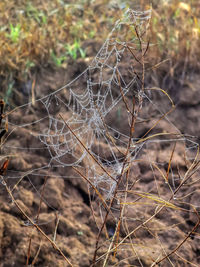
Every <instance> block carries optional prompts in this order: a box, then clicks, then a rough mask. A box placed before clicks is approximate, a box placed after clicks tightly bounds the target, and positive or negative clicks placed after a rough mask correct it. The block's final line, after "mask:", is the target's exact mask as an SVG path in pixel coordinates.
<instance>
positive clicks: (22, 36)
mask: <svg viewBox="0 0 200 267" xmlns="http://www.w3.org/2000/svg"><path fill="white" fill-rule="evenodd" d="M138 4H140V5H141V6H142V8H149V7H150V6H151V7H152V19H151V25H150V31H151V32H150V43H151V44H153V45H152V46H151V49H150V53H149V57H150V58H151V62H152V64H157V63H159V62H162V61H163V60H165V59H168V60H169V62H170V63H169V62H168V65H166V66H165V73H166V72H168V73H169V75H170V77H171V78H174V77H176V79H179V78H180V79H184V77H185V75H186V74H187V73H188V72H190V71H193V72H194V71H198V69H199V64H200V63H199V60H198V59H199V58H200V49H199V47H200V15H199V14H200V5H199V0H190V1H188V0H187V1H177V0H152V1H149V0H148V1H145V0H141V1H133V0H132V1H120V0H118V1H117V0H116V1H111V0H110V1H109V0H96V1H89V0H78V1H66V0H51V1H41V0H34V1H33V0H10V1H9V2H8V1H7V0H1V2H0V97H2V98H4V100H5V101H6V102H7V103H8V102H9V98H11V97H12V91H13V88H14V87H15V86H16V84H19V83H20V82H27V81H31V80H32V77H33V74H34V72H35V71H36V70H37V71H38V70H40V69H41V68H48V67H51V68H52V67H53V68H67V66H68V62H69V61H70V62H71V61H72V60H74V61H75V60H77V59H78V58H83V59H86V58H87V56H88V53H87V52H88V51H87V46H86V47H85V46H84V48H83V43H84V41H86V40H95V41H97V42H101V43H103V42H104V40H105V38H106V36H107V34H108V33H109V31H110V30H111V29H112V27H113V25H114V23H115V21H116V20H117V19H119V18H120V16H121V13H122V12H123V10H124V9H126V8H128V7H133V8H134V6H137V5H138Z"/></svg>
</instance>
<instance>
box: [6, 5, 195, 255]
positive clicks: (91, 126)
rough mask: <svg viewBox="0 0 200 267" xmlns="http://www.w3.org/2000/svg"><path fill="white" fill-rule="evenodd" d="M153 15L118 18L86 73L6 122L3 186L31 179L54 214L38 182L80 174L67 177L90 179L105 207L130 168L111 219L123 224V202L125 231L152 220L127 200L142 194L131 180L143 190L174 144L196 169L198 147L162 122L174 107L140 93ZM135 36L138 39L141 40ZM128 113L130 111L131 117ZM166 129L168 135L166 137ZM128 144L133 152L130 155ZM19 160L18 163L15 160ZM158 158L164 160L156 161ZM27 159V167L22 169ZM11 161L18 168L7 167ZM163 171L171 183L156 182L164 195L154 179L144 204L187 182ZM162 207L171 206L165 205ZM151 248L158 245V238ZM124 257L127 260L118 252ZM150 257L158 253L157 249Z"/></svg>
mask: <svg viewBox="0 0 200 267" xmlns="http://www.w3.org/2000/svg"><path fill="white" fill-rule="evenodd" d="M150 16H151V10H147V11H135V10H132V9H128V10H127V11H126V12H125V13H124V16H123V18H122V19H120V20H118V21H117V22H116V24H115V25H114V27H113V29H112V31H111V32H110V34H109V35H108V38H107V39H106V41H105V43H104V44H103V46H102V47H101V49H100V50H99V52H98V53H97V55H96V56H95V58H94V59H93V61H92V62H91V64H90V65H89V66H88V68H87V69H86V70H85V71H84V72H83V73H81V74H80V75H79V76H78V77H76V78H75V79H74V80H73V81H71V82H69V83H68V84H66V85H65V86H63V87H62V88H60V89H58V90H56V91H53V92H52V93H50V94H48V95H45V96H43V97H41V96H40V98H38V99H37V100H36V101H35V104H34V105H32V104H31V103H28V104H25V105H23V106H20V107H19V108H17V109H15V110H14V112H12V113H11V114H10V115H9V129H10V133H9V138H8V142H6V143H5V144H4V145H3V147H2V149H3V152H4V154H5V155H6V156H9V157H10V158H11V161H10V164H9V170H8V172H7V174H6V181H7V182H8V181H9V182H10V183H9V184H10V185H11V188H12V191H13V192H15V190H14V189H17V186H18V185H20V183H21V182H22V181H23V180H25V179H28V184H29V186H30V187H31V188H32V189H33V190H34V191H35V192H36V193H37V194H38V195H39V197H41V199H42V200H43V201H44V202H46V204H47V205H48V207H50V208H52V209H54V207H52V206H53V205H51V204H50V203H48V201H45V199H44V198H43V197H42V196H41V193H40V192H41V191H40V189H41V183H40V182H39V180H40V178H41V177H45V176H50V177H58V176H61V177H62V178H63V179H76V178H80V175H77V172H76V173H75V172H70V171H68V170H69V169H70V170H71V169H73V168H75V169H76V170H79V171H80V172H81V173H82V174H83V175H84V176H85V177H87V179H88V181H89V183H90V185H92V186H93V188H94V187H95V188H97V189H98V190H99V191H100V192H101V194H102V195H103V197H104V199H105V200H111V199H112V197H113V195H114V192H115V189H116V186H117V182H118V178H119V177H120V176H122V175H123V174H124V173H125V171H126V170H128V167H130V166H131V168H132V169H131V171H130V172H131V175H130V177H131V178H130V181H128V182H127V183H126V182H124V179H122V183H123V182H124V184H122V186H123V187H120V186H121V185H120V186H119V188H118V189H119V191H120V190H121V189H122V190H121V192H119V195H118V196H117V198H116V199H117V201H118V202H117V204H116V205H113V207H112V212H113V213H114V214H115V216H116V218H117V217H118V218H119V217H120V215H119V214H120V208H119V203H121V200H123V201H124V203H125V204H124V205H125V206H126V207H125V208H124V214H123V220H124V221H126V222H127V223H130V225H131V223H134V220H135V221H136V220H138V222H142V224H141V225H143V222H144V221H145V218H148V216H151V215H152V213H153V214H155V213H154V208H152V207H154V206H155V207H156V208H155V210H156V209H157V206H156V205H155V203H153V204H152V206H150V208H149V209H148V208H146V206H145V205H146V204H145V203H142V202H140V199H139V200H138V195H137V194H135V195H134V194H132V192H131V193H130V195H131V196H128V197H127V195H126V192H125V191H126V189H127V188H129V187H130V188H132V185H133V184H134V183H135V184H136V186H135V187H134V190H135V191H137V190H141V187H137V182H135V181H140V182H141V184H142V183H143V184H145V182H146V181H144V180H145V179H146V178H148V179H150V178H149V177H145V175H146V173H148V171H149V172H150V173H151V175H150V176H154V178H155V177H156V175H157V173H156V171H157V170H158V169H159V170H163V169H166V154H163V155H162V153H163V151H164V152H165V149H163V147H164V148H165V147H166V148H167V149H166V150H167V153H168V154H167V156H168V158H167V162H168V160H169V155H170V154H171V155H172V151H173V149H174V144H176V147H178V146H180V147H181V149H180V150H179V151H182V154H183V155H184V156H185V159H186V161H187V162H186V164H188V165H189V163H188V162H190V163H191V162H194V164H193V163H192V164H193V165H194V166H195V159H196V156H197V152H198V143H197V142H195V140H194V139H193V137H191V136H184V135H182V134H181V133H180V131H179V130H178V129H177V127H176V125H174V124H173V123H171V121H170V119H169V118H168V116H167V115H166V114H168V112H169V110H170V109H171V107H172V103H171V99H170V97H169V96H168V95H167V94H165V93H162V92H161V91H160V90H158V88H154V89H155V90H148V88H147V87H146V85H145V89H144V88H142V75H143V71H144V70H143V68H142V64H141V61H140V60H138V59H141V56H142V54H143V53H144V51H145V49H146V48H147V47H148V36H147V34H146V33H147V29H148V24H149V20H150ZM136 29H137V30H136ZM138 35H139V36H141V39H138ZM141 48H144V50H143V49H141ZM158 94H162V98H164V97H166V101H168V102H169V104H168V105H165V106H163V105H162V102H161V103H159V101H158V99H159V98H158ZM133 99H134V101H135V102H134V103H133ZM128 106H129V107H130V109H129V108H127V107H128ZM131 110H134V112H133V114H131V112H130V111H131ZM18 111H19V114H17V113H18ZM21 114H24V117H21ZM41 114H42V115H41ZM44 114H46V115H45V116H44ZM16 115H18V116H16ZM134 116H135V117H137V120H136V126H137V127H135V128H137V129H138V130H137V129H135V134H134V136H133V137H132V138H130V126H131V119H132V118H133V117H134ZM161 119H162V120H161ZM159 123H160V124H161V123H163V124H164V127H162V125H161V126H160V128H159ZM154 126H157V127H154ZM163 128H164V129H168V130H169V132H167V133H165V132H163ZM149 129H151V131H149ZM150 134H151V136H150ZM27 136H28V137H27ZM152 136H153V137H152ZM23 138H25V139H26V143H24V145H23V146H22V145H21V140H22V141H23ZM13 140H15V142H14V143H12V141H13ZM17 143H18V145H17ZM128 144H130V146H129V149H128V152H127V146H128ZM182 148H184V149H182ZM159 153H160V155H159V156H158V154H159ZM35 155H37V157H38V160H37V162H35V161H34V157H33V156H35ZM21 158H22V160H19V161H17V160H18V159H21ZM125 158H126V164H125V163H124V159H125ZM162 158H164V160H160V159H162ZM24 159H25V160H26V162H27V164H26V165H25V164H23V162H24ZM177 161H178V162H177V165H181V166H182V168H185V167H183V166H185V162H184V163H183V162H182V161H183V160H182V159H181V157H177ZM13 162H15V165H14V166H15V168H12V164H13ZM16 162H17V163H18V166H17V168H16V165H17V164H16ZM141 162H142V163H141ZM139 164H141V166H140V167H141V170H142V169H144V168H146V170H145V171H146V173H144V177H139V178H138V177H137V168H138V165H139ZM142 164H144V166H145V167H144V166H143V165H142ZM145 164H146V165H145ZM192 164H191V165H190V166H192ZM156 168H157V169H156ZM168 168H169V170H168V175H169V181H170V182H167V181H166V183H164V186H163V183H160V184H161V186H160V188H162V189H163V188H164V189H163V191H161V189H160V188H159V186H158V185H159V182H160V181H157V180H156V178H155V179H154V180H155V181H154V184H153V182H151V185H148V186H149V187H150V188H147V189H144V191H145V193H143V196H145V197H146V196H147V194H150V193H152V194H153V193H154V195H150V197H151V201H152V202H153V200H156V201H157V202H158V201H160V200H161V198H160V191H161V192H164V193H166V192H167V193H168V191H169V192H170V193H171V192H172V195H173V193H174V192H176V190H177V189H178V188H179V184H180V183H183V182H184V177H187V175H185V176H184V173H183V172H182V171H180V172H179V170H178V171H177V169H176V167H174V166H171V165H169V166H168ZM58 170H59V171H58ZM190 170H192V169H191V167H189V168H188V170H187V171H186V174H187V173H188V177H189V174H190ZM161 174H162V173H161V172H160V173H159V175H160V176H162V175H161ZM124 176H125V175H124ZM157 176H158V175H157ZM163 176H164V175H163ZM151 178H152V177H151ZM137 179H138V180H137ZM152 180H153V179H152ZM162 182H163V181H162ZM13 184H14V186H13ZM152 184H153V185H152ZM127 185H128V187H126V186H127ZM165 186H166V188H167V189H168V190H166V188H165ZM170 190H171V191H170ZM16 191H17V190H16ZM127 191H128V190H127ZM136 193H138V192H136ZM181 194H182V195H181ZM181 194H180V195H181V197H183V198H184V197H185V195H187V194H186V193H185V192H184V191H183V193H181ZM155 195H156V198H155ZM163 199H164V198H163ZM163 199H162V201H164V200H163ZM148 200H149V199H148ZM129 201H130V202H129ZM157 202H156V204H157ZM129 203H134V204H135V203H137V204H143V205H142V207H141V210H140V211H137V212H135V206H132V205H131V204H130V205H129ZM163 203H164V204H166V203H167V204H169V202H162V204H163ZM148 205H149V204H148ZM101 208H102V209H101V210H100V211H101V212H102V214H103V212H104V209H103V207H102V206H101ZM152 210H153V211H152ZM102 217H103V216H102ZM169 217H170V216H169ZM133 218H135V219H133ZM116 221H117V220H116ZM25 224H26V225H29V223H25ZM133 226H135V225H134V224H133ZM133 226H130V229H128V230H127V231H125V233H126V234H125V235H127V236H129V232H131V230H132V229H131V227H132V228H133V229H134V227H133ZM158 228H159V227H158ZM173 228H174V226H173V225H172V229H173ZM135 229H137V227H135ZM166 229H167V228H166ZM108 230H109V229H108ZM111 230H113V229H111ZM177 232H178V231H177ZM158 234H159V232H158ZM141 240H143V238H141V239H139V240H136V241H137V242H138V244H140V242H141ZM124 241H127V240H124ZM109 242H110V240H109ZM109 242H107V241H106V242H105V243H104V245H105V246H107V247H109V246H110V243H109ZM156 242H157V243H158V244H160V243H159V240H157V239H156ZM142 245H143V244H142ZM131 246H132V243H131ZM148 250H150V246H149V247H148ZM122 251H123V253H124V249H123V248H122ZM155 251H156V253H158V252H159V253H163V251H162V250H158V249H157V247H156V248H155ZM138 253H140V252H138ZM153 253H154V252H153ZM142 257H143V256H141V258H142Z"/></svg>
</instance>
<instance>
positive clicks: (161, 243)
mask: <svg viewBox="0 0 200 267" xmlns="http://www.w3.org/2000/svg"><path fill="white" fill-rule="evenodd" d="M86 65H87V63H85V62H84V61H82V60H81V61H78V62H76V63H73V64H72V65H71V66H70V70H69V71H64V70H59V71H55V70H50V69H46V70H42V71H41V72H40V73H39V74H37V76H36V88H35V92H36V96H37V97H42V96H45V95H47V94H49V93H51V92H53V91H54V90H55V89H57V88H59V87H61V86H63V85H64V84H66V82H67V81H69V80H71V79H73V78H74V77H76V76H77V75H79V74H80V73H81V72H82V71H83V70H84V69H85V67H86ZM80 86H81V84H80ZM199 86H200V79H199V77H198V75H195V74H192V75H191V76H190V79H188V81H187V82H186V83H185V84H184V85H183V86H182V87H180V88H174V90H176V94H174V95H175V104H176V105H177V107H176V109H175V110H174V111H173V113H171V114H170V115H169V120H170V121H171V122H172V123H173V124H174V125H175V126H176V127H177V128H178V129H179V130H180V131H181V132H182V133H185V134H188V135H195V136H196V137H195V138H193V137H191V139H192V140H194V141H195V142H199V138H200V134H199V133H200V128H199V127H200V94H199ZM22 87H23V86H21V87H19V88H18V94H16V95H15V99H14V101H15V103H16V105H22V103H25V102H26V101H27V100H28V94H26V93H25V91H23V90H22V89H23V88H25V87H23V88H22ZM20 90H21V91H20ZM24 90H25V89H24ZM171 96H172V98H173V92H171ZM153 97H154V100H155V101H156V102H157V103H158V105H159V107H164V108H165V107H167V108H168V102H169V101H168V100H167V98H166V97H162V94H158V93H155V96H153ZM55 108H56V107H55ZM143 109H144V111H143V112H144V114H145V113H148V112H152V113H153V112H154V111H153V110H152V111H151V110H150V107H149V106H148V105H144V107H143ZM41 112H44V113H43V114H45V110H37V109H36V110H35V111H34V112H33V110H32V108H31V107H29V108H27V107H26V109H23V108H21V109H18V110H17V111H16V112H14V113H13V114H12V116H11V118H10V120H9V122H10V125H9V127H10V129H11V130H12V129H13V126H12V124H11V122H15V124H17V123H21V120H22V117H23V122H27V123H28V122H30V121H34V120H36V119H37V118H39V117H41V115H40V116H39V115H38V114H41ZM54 112H55V113H56V110H55V111H54ZM124 114H125V113H123V112H122V114H121V117H120V122H118V121H117V120H116V119H115V118H114V114H113V115H112V114H111V117H110V118H109V119H110V120H113V123H114V124H115V123H116V124H117V123H118V124H119V125H117V126H118V127H121V130H122V131H124V129H127V125H126V122H125V121H124V120H123V116H125V115H124ZM44 116H45V115H42V117H44ZM65 116H70V114H66V115H65ZM112 116H113V117H112ZM45 123H47V122H45ZM151 126H152V123H150V122H148V121H147V122H145V123H142V124H138V126H137V127H136V129H135V137H141V136H143V135H144V133H145V132H146V131H147V130H148V129H149V128H150V127H151ZM170 127H171V130H172V132H173V131H174V126H173V125H172V124H170V123H169V122H167V121H166V120H163V121H161V122H160V123H159V125H158V127H157V128H156V130H157V131H158V132H166V131H169V128H170ZM34 131H35V132H37V131H38V129H37V126H36V128H34V127H33V128H32V134H30V130H29V129H28V130H27V129H26V128H19V129H17V131H13V133H12V134H11V136H10V137H9V138H8V140H7V142H6V144H5V146H4V153H9V154H15V157H12V156H11V157H10V158H11V159H10V163H9V168H8V174H7V175H9V176H13V179H9V180H8V181H7V182H8V185H9V186H10V188H12V187H13V185H15V184H16V182H17V180H16V179H14V176H15V175H16V173H17V175H18V174H19V172H27V171H29V170H30V169H37V168H40V167H42V166H45V165H46V164H47V163H48V161H49V152H48V151H47V150H45V149H43V150H36V149H33V150H31V148H33V147H38V146H40V148H41V144H40V143H39V142H38V141H37V139H36V138H35V137H34ZM152 133H154V131H152ZM155 133H156V131H155ZM15 147H20V148H24V147H29V148H30V150H29V152H28V153H26V152H25V150H23V149H21V150H20V149H15ZM94 149H95V144H94ZM106 149H107V148H106V145H105V144H102V151H106ZM172 149H173V145H172V144H171V143H166V144H163V143H160V144H149V145H148V146H147V147H145V148H144V150H143V154H142V155H141V158H144V159H145V157H146V156H147V153H148V157H151V159H152V160H153V159H155V161H156V162H159V163H161V167H160V168H161V170H162V171H163V172H165V173H166V169H167V166H168V162H169V158H170V155H171V153H172ZM41 151H42V152H41ZM16 153H17V156H16ZM109 156H110V155H109V153H108V154H107V157H108V158H109ZM144 162H145V161H144ZM144 162H137V161H136V162H135V163H134V164H133V166H132V167H131V170H130V172H131V174H130V177H132V178H131V180H130V183H131V182H134V183H135V185H134V190H135V191H137V192H150V193H151V194H156V195H157V196H158V194H159V195H160V197H161V198H163V199H165V200H168V199H170V197H171V191H170V190H169V186H168V184H166V183H165V182H164V179H163V177H161V174H160V172H159V170H157V169H155V168H152V166H150V164H148V163H147V164H145V163H144ZM164 163H165V164H164ZM187 163H188V165H189V164H190V163H189V162H187ZM84 164H85V165H86V164H87V162H84V163H83V167H84ZM177 166H178V167H177ZM172 168H173V169H174V172H175V170H176V174H177V173H179V174H180V175H184V173H185V172H186V171H187V169H188V166H186V162H185V158H184V144H181V143H177V145H176V149H175V152H174V155H173V160H172ZM177 168H178V170H177ZM152 169H154V170H153V171H152ZM97 171H98V170H97ZM71 176H77V174H76V173H75V172H74V171H73V170H72V169H70V168H62V167H54V168H51V169H50V170H49V169H43V170H40V171H38V172H35V174H34V175H28V174H26V175H24V178H23V179H22V181H21V182H20V183H19V184H18V185H17V186H16V188H15V190H13V195H14V197H15V199H16V200H17V203H18V204H19V206H20V207H21V208H22V209H23V210H24V211H25V212H26V214H27V215H28V216H30V217H31V218H32V219H34V218H36V217H37V214H38V209H40V211H39V218H38V224H39V226H40V227H41V229H42V230H43V231H44V232H45V233H46V235H48V236H49V237H50V238H53V237H55V235H56V243H57V245H58V247H59V248H60V249H61V250H62V251H63V253H64V254H65V256H66V257H67V258H68V259H69V260H70V261H71V263H73V264H74V266H80V267H88V266H90V265H91V262H92V256H93V253H94V248H95V242H96V236H97V234H98V227H97V225H100V223H101V217H100V216H99V211H100V207H99V203H98V200H97V198H96V199H95V198H94V199H92V200H91V202H92V207H93V209H94V211H93V213H94V214H95V215H96V218H97V221H96V222H95V221H94V218H93V216H92V212H91V208H90V206H91V204H90V200H89V195H88V185H87V183H86V182H85V181H84V180H83V179H82V178H79V179H77V178H75V179H73V178H70V177H71ZM198 178H199V177H198V173H195V174H194V175H193V176H192V177H191V179H190V180H189V182H188V184H187V183H186V184H185V185H184V186H183V187H182V188H181V190H180V192H179V193H178V195H177V199H174V200H172V201H171V203H172V204H174V205H177V206H178V207H180V209H177V210H175V209H173V208H170V207H167V206H166V207H164V208H163V209H162V210H161V211H160V212H159V213H158V214H157V215H156V216H155V217H153V218H152V220H150V221H149V222H148V223H146V224H144V225H143V226H142V227H139V228H138V230H137V231H135V232H134V234H133V235H132V236H131V237H132V242H133V244H134V246H133V248H132V249H130V248H127V249H126V247H124V248H122V249H119V250H118V253H117V256H116V257H113V256H111V257H110V261H109V265H107V266H151V264H152V263H153V262H154V261H155V260H159V259H161V258H162V257H163V256H165V253H166V254H168V253H170V252H171V251H173V250H174V249H175V248H176V247H177V246H178V245H179V244H181V242H182V241H183V240H184V239H185V238H186V236H187V234H188V233H190V232H191V230H192V228H193V227H194V226H195V224H196V223H197V221H198V218H197V214H196V213H195V212H194V210H193V209H192V205H194V206H195V207H196V209H199V207H200V189H199V182H198V180H197V179H198ZM136 180H137V182H135V181H136ZM174 181H175V182H174ZM180 182H181V180H180V179H175V180H173V179H172V180H171V181H170V180H169V183H171V186H172V188H177V187H178V185H179V184H180ZM173 183H177V184H173ZM44 184H45V186H44V187H43V185H44ZM0 188H1V191H0V266H1V267H11V266H15V267H18V266H19V267H21V266H26V262H27V255H28V254H29V253H28V248H29V244H30V240H31V246H30V257H29V264H31V263H32V262H34V266H38V267H39V266H41V267H44V266H45V267H51V266H69V265H68V264H67V263H66V262H65V261H64V259H63V257H62V256H61V255H60V254H59V253H58V252H57V251H56V250H55V249H54V248H53V247H52V245H51V244H50V243H49V242H48V241H47V240H46V239H45V238H44V237H43V236H42V235H41V234H40V233H39V232H38V231H37V230H36V229H34V228H33V227H32V226H30V225H28V222H26V218H24V216H23V215H22V214H21V212H20V211H19V210H18V208H17V207H16V206H15V204H14V203H12V201H11V199H10V198H9V196H8V194H7V192H6V190H5V187H4V186H3V185H2V186H1V187H0ZM38 192H40V193H42V195H43V200H42V201H41V197H40V195H39V194H38ZM137 198H138V196H135V195H133V194H132V195H131V194H130V195H129V196H128V199H127V202H129V201H130V202H133V201H134V200H136V199H137ZM147 201H148V199H144V202H147ZM149 201H150V200H149ZM114 205H117V203H114ZM101 209H102V208H101ZM155 211H156V209H155V205H145V204H143V205H130V206H129V207H127V209H126V214H127V215H126V217H127V218H128V220H127V222H126V223H128V226H126V227H125V225H123V226H122V227H121V231H120V237H119V241H120V240H122V239H123V238H124V237H125V236H126V234H127V232H131V231H132V230H133V229H137V227H138V225H141V221H140V220H141V218H142V221H143V222H144V221H146V220H148V218H150V217H151V216H152V215H153V214H154V213H155ZM113 214H115V212H113ZM116 215H117V213H116ZM114 227H115V221H114V219H113V217H112V216H110V217H108V220H107V230H108V233H109V234H110V236H112V233H113V231H114ZM127 227H128V230H127ZM105 239H106V237H105V236H104V235H103V237H102V240H104V242H105V244H106V241H105ZM127 241H129V242H130V240H127ZM105 248H106V246H105V247H102V248H101V249H100V250H99V252H98V256H100V255H101V254H102V253H104V252H105V251H106V250H105ZM199 251H200V250H199V230H198V229H195V233H192V234H191V235H190V237H189V238H188V239H187V240H186V241H185V242H184V243H183V245H182V246H181V247H180V248H179V249H178V250H177V251H176V253H175V254H173V255H171V256H169V257H168V258H167V259H165V260H163V261H162V262H161V263H160V265H158V266H163V267H165V266H200V252H199ZM192 263H193V264H194V265H192ZM29 266H30V265H29ZM31 266H32V265H31ZM95 266H103V263H102V261H99V262H98V264H96V265H95Z"/></svg>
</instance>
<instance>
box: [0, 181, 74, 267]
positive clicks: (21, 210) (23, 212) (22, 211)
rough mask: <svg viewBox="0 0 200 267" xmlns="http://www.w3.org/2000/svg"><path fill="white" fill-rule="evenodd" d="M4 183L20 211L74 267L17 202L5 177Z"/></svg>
mask: <svg viewBox="0 0 200 267" xmlns="http://www.w3.org/2000/svg"><path fill="white" fill-rule="evenodd" d="M3 181H4V183H5V188H6V191H7V192H8V194H9V196H10V198H11V200H12V202H13V203H14V204H15V206H16V207H17V208H18V209H19V211H20V212H21V214H23V216H24V217H25V218H26V219H27V220H28V221H29V222H30V223H31V224H32V225H33V226H34V227H35V228H36V229H37V230H38V231H39V232H40V233H41V234H42V235H43V236H44V237H45V238H46V239H47V240H48V241H49V242H50V243H51V245H52V246H53V247H54V248H55V249H56V250H57V251H58V252H59V253H60V255H61V256H62V257H63V258H64V260H65V261H66V262H67V263H68V264H69V265H70V266H72V267H73V265H72V263H71V262H70V261H69V260H68V259H67V257H66V256H65V254H64V253H63V252H62V250H61V249H60V248H59V247H58V246H57V244H56V243H55V242H54V241H52V240H51V238H49V237H48V236H47V235H46V234H45V233H44V231H43V230H42V229H41V228H40V227H39V226H38V225H37V224H36V223H35V222H34V221H33V220H32V219H31V218H30V217H29V216H28V215H27V214H26V213H25V211H24V210H23V209H22V208H21V207H20V205H19V204H18V203H17V201H16V200H15V198H14V196H13V194H12V192H11V190H10V189H9V187H8V185H7V183H6V182H5V180H4V179H3Z"/></svg>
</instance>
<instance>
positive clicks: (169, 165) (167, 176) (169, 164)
mask: <svg viewBox="0 0 200 267" xmlns="http://www.w3.org/2000/svg"><path fill="white" fill-rule="evenodd" d="M175 147H176V143H175V144H174V147H173V149H172V153H171V156H170V159H169V163H168V168H167V173H166V181H167V182H168V180H169V171H170V168H171V163H172V158H173V155H174V151H175Z"/></svg>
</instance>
